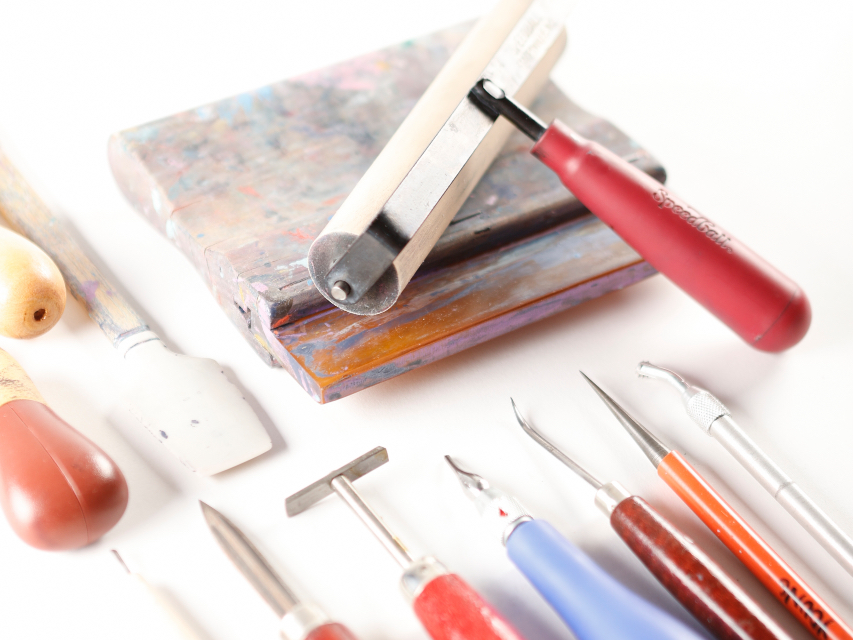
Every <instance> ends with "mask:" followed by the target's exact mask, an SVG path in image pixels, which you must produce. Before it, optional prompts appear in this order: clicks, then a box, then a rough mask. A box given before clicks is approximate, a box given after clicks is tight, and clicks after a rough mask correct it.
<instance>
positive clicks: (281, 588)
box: [199, 500, 356, 640]
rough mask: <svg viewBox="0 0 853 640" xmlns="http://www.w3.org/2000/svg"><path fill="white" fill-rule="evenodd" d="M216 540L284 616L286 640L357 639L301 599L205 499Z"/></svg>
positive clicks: (256, 588) (209, 523) (244, 537)
mask: <svg viewBox="0 0 853 640" xmlns="http://www.w3.org/2000/svg"><path fill="white" fill-rule="evenodd" d="M199 503H200V504H201V511H202V513H203V514H204V519H205V520H206V521H207V526H208V527H210V531H211V533H213V537H214V538H216V542H217V543H219V546H220V547H222V550H223V551H224V552H225V555H227V556H228V558H229V559H230V560H231V562H233V563H234V566H235V567H237V568H238V569H239V570H240V573H242V574H243V577H244V578H246V580H248V581H249V584H251V585H252V586H253V587H254V588H255V591H257V592H258V593H259V594H261V597H262V598H263V599H264V600H265V601H266V603H267V604H268V605H269V606H270V608H271V609H272V610H273V611H274V612H275V614H276V615H277V616H278V617H279V619H280V620H281V625H280V627H279V631H280V632H281V637H282V638H284V640H356V638H355V636H354V635H353V634H352V632H351V631H350V630H349V629H347V628H346V627H345V626H344V625H342V624H339V623H337V622H332V621H331V620H330V619H329V617H328V616H327V615H326V614H325V613H323V611H322V610H321V609H320V608H319V607H317V606H316V605H313V604H305V603H303V602H300V601H299V600H298V599H297V598H296V596H295V595H293V592H292V591H291V590H290V589H288V588H287V586H286V585H285V584H284V581H283V580H282V579H281V578H280V577H279V575H278V574H277V573H276V572H275V570H274V569H273V568H272V567H271V566H270V565H269V563H268V562H267V561H266V559H265V558H264V557H263V556H262V555H261V552H260V551H258V550H257V549H256V548H255V545H253V544H252V543H251V542H250V541H249V539H248V538H247V537H246V536H245V534H244V533H243V532H242V531H240V529H238V528H237V526H236V525H234V523H232V522H231V521H230V520H229V519H228V518H226V517H225V516H223V515H222V514H221V513H219V512H218V511H217V510H216V509H214V508H213V507H211V506H210V505H208V504H205V503H204V502H201V501H200V500H199Z"/></svg>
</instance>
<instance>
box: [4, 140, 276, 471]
mask: <svg viewBox="0 0 853 640" xmlns="http://www.w3.org/2000/svg"><path fill="white" fill-rule="evenodd" d="M0 214H2V215H3V217H5V219H6V220H7V221H8V222H9V224H10V225H12V226H13V227H14V228H15V229H16V230H18V231H19V232H21V233H23V234H24V235H26V236H27V237H29V238H30V240H32V241H33V242H35V243H36V244H37V245H39V246H40V247H41V248H42V249H43V250H44V251H45V252H46V253H47V254H48V255H49V256H50V257H51V258H53V260H54V262H56V264H57V265H58V266H59V269H60V271H61V272H62V275H63V276H64V277H65V281H66V282H67V283H68V287H69V289H70V290H71V293H72V294H73V295H74V297H75V298H77V300H78V301H79V302H80V303H81V304H82V305H83V306H84V307H86V310H87V311H88V313H89V316H90V317H91V318H92V319H93V320H94V321H95V322H97V323H98V326H100V327H101V330H102V331H103V332H104V334H106V336H107V337H108V338H109V339H110V342H112V344H113V346H114V347H115V348H116V350H117V351H118V352H119V353H120V354H121V355H122V357H123V358H124V360H125V362H126V364H127V372H128V376H129V377H130V382H131V384H130V385H128V386H129V389H130V391H129V394H128V404H129V409H130V411H131V413H132V414H133V415H134V416H135V417H136V418H137V419H138V420H139V421H140V422H141V423H142V424H143V425H145V427H146V428H147V429H148V430H149V431H150V432H151V433H152V434H153V435H154V437H156V438H157V439H158V440H159V441H160V442H161V443H163V445H164V446H165V447H166V448H167V449H168V450H169V451H170V452H171V453H172V454H174V455H175V456H177V457H178V458H179V459H180V460H181V462H182V463H183V464H184V465H185V466H187V467H188V468H190V469H191V470H192V471H195V472H196V473H198V474H199V475H205V476H206V475H212V474H214V473H219V472H220V471H224V470H226V469H230V468H231V467H234V466H237V465H238V464H240V463H242V462H246V461H247V460H251V459H252V458H254V457H256V456H259V455H260V454H262V453H263V452H265V451H267V450H269V449H270V447H271V446H272V443H271V441H270V438H269V435H268V434H267V432H266V430H265V429H264V427H263V425H261V423H260V420H258V417H257V416H256V415H255V412H254V411H253V410H252V408H251V407H250V406H249V404H248V403H247V402H246V400H245V398H243V395H242V393H240V390H239V389H238V388H237V387H235V386H234V385H233V384H232V383H231V382H230V381H229V380H228V378H226V377H225V374H224V372H223V371H222V367H221V366H220V365H219V364H218V363H217V362H215V361H214V360H210V359H207V358H193V357H189V356H185V355H180V354H177V353H174V352H173V351H170V350H169V349H168V347H166V345H164V344H163V342H162V341H161V340H160V338H159V337H158V336H157V334H155V333H154V332H153V331H151V330H150V329H149V328H148V325H147V323H146V322H145V320H143V319H142V317H141V316H140V315H139V314H138V313H137V312H136V310H135V309H133V307H131V305H130V303H129V302H128V301H127V300H126V299H125V298H124V296H122V295H121V293H120V292H119V291H118V290H116V288H115V287H114V286H113V285H112V284H111V283H110V281H109V280H108V279H107V278H106V277H105V276H104V274H102V273H101V272H100V270H99V269H98V268H97V267H96V266H95V265H94V264H93V263H92V261H91V260H90V259H89V258H88V257H87V256H86V254H85V253H84V252H83V250H82V249H81V247H80V246H79V245H78V244H77V243H76V242H75V241H74V239H73V238H72V237H71V235H70V234H69V233H68V232H67V231H66V230H65V224H64V222H63V221H62V220H61V219H59V218H58V217H56V216H54V215H53V214H52V213H51V212H50V210H48V208H47V206H45V204H44V202H42V200H41V199H40V198H39V197H38V195H37V194H36V193H35V191H33V189H32V188H31V187H30V186H29V185H28V184H27V182H26V181H25V180H24V178H23V176H21V174H20V173H19V172H18V170H17V169H15V167H14V166H12V163H11V162H10V161H9V159H8V158H7V157H6V156H5V155H4V154H3V153H2V151H0Z"/></svg>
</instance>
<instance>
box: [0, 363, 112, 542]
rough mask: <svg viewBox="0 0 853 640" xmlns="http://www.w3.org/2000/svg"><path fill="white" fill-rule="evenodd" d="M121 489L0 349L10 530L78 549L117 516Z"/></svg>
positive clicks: (1, 442) (104, 460)
mask: <svg viewBox="0 0 853 640" xmlns="http://www.w3.org/2000/svg"><path fill="white" fill-rule="evenodd" d="M127 497H128V494H127V483H126V482H125V479H124V476H123V475H122V473H121V471H120V470H119V468H118V467H117V466H116V465H115V463H114V462H113V461H112V460H111V459H110V458H109V457H108V456H107V454H105V453H104V452H103V451H101V450H100V449H99V448H98V447H97V446H96V445H95V444H93V443H92V442H91V441H89V440H88V439H86V438H84V437H83V436H82V435H81V434H80V433H79V432H78V431H76V430H75V429H73V428H72V427H71V425H69V424H68V423H67V422H65V421H64V420H62V418H60V417H59V416H57V415H56V414H55V413H54V412H53V411H51V410H50V409H49V408H48V407H47V406H46V405H45V404H44V399H43V398H42V397H41V394H39V392H38V390H37V389H36V388H35V385H33V383H32V381H31V380H30V378H29V376H27V374H26V373H25V372H24V370H23V369H22V368H21V367H20V365H19V364H18V363H17V362H15V360H14V359H13V358H12V356H10V355H9V354H8V353H6V352H5V351H3V350H2V349H0V506H2V508H3V511H4V512H5V514H6V517H7V518H8V520H9V524H10V525H11V526H12V529H14V530H15V533H17V534H18V536H20V538H21V539H22V540H23V541H24V542H26V543H27V544H29V545H32V546H34V547H36V548H38V549H48V550H60V549H76V548H77V547H82V546H84V545H87V544H89V543H90V542H94V541H95V540H97V539H98V538H100V537H101V536H102V535H104V534H105V533H106V532H107V531H109V530H110V529H111V528H112V527H113V525H115V524H116V523H117V522H118V520H119V518H121V515H122V513H124V510H125V507H126V506H127Z"/></svg>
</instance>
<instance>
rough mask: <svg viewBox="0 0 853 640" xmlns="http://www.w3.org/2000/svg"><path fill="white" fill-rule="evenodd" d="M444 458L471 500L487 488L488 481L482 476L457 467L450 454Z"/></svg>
mask: <svg viewBox="0 0 853 640" xmlns="http://www.w3.org/2000/svg"><path fill="white" fill-rule="evenodd" d="M444 459H445V460H447V463H448V464H449V465H450V467H451V468H452V469H453V471H455V472H456V477H457V478H458V479H459V482H460V483H461V484H462V488H463V489H464V490H465V493H467V494H468V497H469V498H471V499H472V500H474V499H476V498H477V496H478V495H480V493H481V492H483V491H485V490H486V489H488V488H489V482H488V481H487V480H486V479H485V478H483V477H482V476H478V475H477V474H476V473H471V472H470V471H465V470H464V469H461V468H459V466H457V464H456V463H455V462H453V458H451V457H450V456H444Z"/></svg>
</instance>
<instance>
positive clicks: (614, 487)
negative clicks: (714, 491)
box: [512, 401, 789, 640]
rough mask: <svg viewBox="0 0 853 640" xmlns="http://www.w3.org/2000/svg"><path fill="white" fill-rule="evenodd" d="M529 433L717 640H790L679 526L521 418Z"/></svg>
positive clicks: (648, 567) (635, 553) (666, 586)
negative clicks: (581, 484)
mask: <svg viewBox="0 0 853 640" xmlns="http://www.w3.org/2000/svg"><path fill="white" fill-rule="evenodd" d="M512 408H513V411H515V417H516V420H518V424H520V425H521V428H522V429H524V432H525V433H527V435H529V436H530V437H531V438H533V440H535V441H536V442H537V443H538V444H540V445H541V446H542V447H543V448H544V449H545V450H546V451H549V452H550V453H551V454H552V455H553V456H554V457H555V458H557V460H559V461H560V462H562V463H563V464H564V465H566V466H567V467H569V469H571V470H572V471H574V472H575V473H577V474H578V475H579V476H580V477H581V478H583V479H584V480H585V481H586V482H587V483H589V484H590V485H591V486H592V487H593V488H594V489H595V490H596V492H595V506H597V507H598V508H599V510H601V511H602V512H603V513H604V515H606V516H607V517H608V519H609V520H610V526H611V527H613V530H614V531H615V532H616V533H617V535H618V536H619V537H620V538H622V540H623V541H624V542H625V544H627V545H628V548H629V549H631V551H632V552H633V553H634V555H636V556H637V557H638V558H639V559H640V562H642V563H643V564H644V565H646V568H647V569H648V570H649V571H651V572H652V575H654V576H655V578H657V580H658V582H660V583H661V584H662V585H663V586H664V588H665V589H666V590H667V591H669V592H670V593H671V594H672V595H673V597H675V599H676V600H678V601H679V602H680V603H681V604H682V606H683V607H684V608H685V609H687V610H688V611H689V612H690V613H691V614H693V616H694V617H695V618H696V620H698V621H699V622H700V623H701V624H702V625H703V626H704V627H705V628H706V629H708V631H710V632H711V633H712V634H713V635H714V636H716V637H717V638H741V639H742V640H746V639H747V638H753V639H757V638H768V639H769V638H789V636H788V634H786V633H785V632H784V631H783V630H782V628H781V627H779V625H777V624H776V622H774V620H773V619H772V618H771V617H770V616H768V615H767V613H766V612H765V611H764V610H763V609H762V608H761V607H760V606H758V604H757V603H756V602H755V601H754V600H753V599H752V598H750V597H749V595H747V594H746V592H745V591H744V590H743V589H741V588H740V587H739V586H738V585H737V584H736V583H735V581H734V580H732V578H731V577H730V576H729V575H728V574H727V573H726V572H725V571H723V570H722V569H721V568H720V567H719V566H718V565H717V564H716V563H715V562H714V561H713V560H711V558H709V557H708V555H707V554H706V553H705V552H704V551H702V550H701V549H700V548H699V547H698V546H696V544H695V543H694V542H693V541H692V540H691V539H690V538H688V537H687V536H685V535H684V534H683V533H682V532H681V531H679V530H678V529H677V528H676V527H675V525H673V524H672V523H671V522H669V521H668V520H667V519H666V518H664V517H663V516H661V515H660V514H659V513H658V512H657V511H655V510H654V509H653V508H652V506H651V505H650V504H649V503H648V502H646V501H645V500H643V499H642V498H641V497H639V496H632V495H631V494H630V493H628V490H627V489H625V487H623V486H622V485H621V484H620V483H618V482H616V481H613V482H608V483H606V484H605V483H603V482H601V481H600V480H598V479H597V478H596V477H595V476H593V475H592V474H591V473H590V472H589V471H587V470H586V469H584V468H583V467H581V466H580V465H579V464H578V463H576V462H575V461H574V460H572V459H571V458H569V457H568V456H567V455H566V454H565V453H563V452H562V451H560V450H559V449H558V448H557V447H556V446H554V444H552V443H551V442H549V441H548V440H547V439H546V438H545V436H543V435H542V434H541V433H539V432H538V431H536V430H535V429H534V428H533V427H532V426H530V424H528V422H527V421H526V420H525V419H524V418H523V417H522V415H521V413H519V411H518V407H516V406H515V401H513V402H512Z"/></svg>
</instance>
